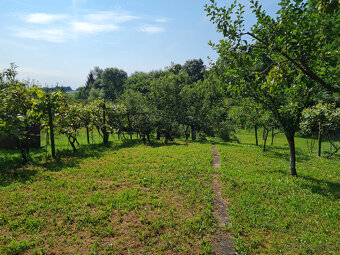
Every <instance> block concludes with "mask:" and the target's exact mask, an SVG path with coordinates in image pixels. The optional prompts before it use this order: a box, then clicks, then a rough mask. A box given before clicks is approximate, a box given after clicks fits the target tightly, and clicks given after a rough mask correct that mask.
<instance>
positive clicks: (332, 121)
mask: <svg viewBox="0 0 340 255" xmlns="http://www.w3.org/2000/svg"><path fill="white" fill-rule="evenodd" d="M300 127H301V130H302V132H303V133H305V134H307V135H316V136H317V137H318V156H319V157H321V144H322V140H323V136H328V138H329V139H330V138H331V136H332V135H333V134H335V133H336V132H339V131H340V130H339V129H340V108H339V107H336V106H335V104H323V103H318V104H317V105H315V106H313V107H311V108H308V109H305V110H304V111H303V119H302V122H301V124H300Z"/></svg>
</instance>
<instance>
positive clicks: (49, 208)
mask: <svg viewBox="0 0 340 255" xmlns="http://www.w3.org/2000/svg"><path fill="white" fill-rule="evenodd" d="M238 138H239V140H240V144H238V143H224V142H222V141H220V140H218V139H211V140H210V141H213V142H214V143H216V146H217V148H218V150H219V152H220V155H221V162H222V168H221V169H220V170H213V171H217V172H218V173H219V174H220V179H221V182H222V188H223V195H224V196H225V197H226V198H227V199H228V203H229V213H230V217H231V222H232V228H231V231H232V234H233V235H234V236H235V240H236V244H237V249H238V252H239V254H337V252H338V251H339V249H340V245H339V241H338V240H340V236H339V233H340V231H339V230H340V229H339V218H340V217H339V214H340V213H339V212H340V204H339V197H340V194H339V193H340V177H339V176H340V175H339V174H340V173H339V172H340V156H339V153H338V154H337V155H334V156H333V157H331V158H330V159H329V160H327V159H326V158H325V155H326V153H328V151H329V145H328V143H327V142H325V143H323V157H321V158H318V157H317V156H316V154H317V152H316V148H314V152H312V153H311V152H309V151H308V150H307V142H306V139H305V138H300V137H297V138H296V147H297V171H298V175H299V177H297V178H296V177H292V176H290V174H289V151H288V145H287V141H286V139H285V137H284V136H283V135H282V134H279V135H277V136H276V137H275V140H274V145H270V142H271V141H270V138H268V144H267V151H266V152H263V151H262V140H261V139H260V138H259V141H260V146H259V147H256V146H255V145H254V143H255V139H254V135H253V134H252V133H251V132H249V131H240V132H238ZM110 141H111V142H110V144H109V145H108V146H103V145H101V139H100V137H99V135H98V134H95V133H94V140H93V142H92V139H91V143H90V144H89V145H88V144H87V140H86V134H85V132H82V133H80V139H79V142H80V144H81V146H80V147H79V150H78V152H77V153H73V152H72V150H71V147H70V146H69V145H68V143H67V139H66V137H65V136H57V137H56V144H57V149H58V159H57V160H56V161H54V160H51V158H50V156H49V153H50V152H49V150H47V152H46V150H45V148H43V149H40V150H32V153H31V155H32V164H31V165H27V166H24V167H23V166H22V165H21V163H20V162H21V160H20V154H19V153H18V152H17V151H11V150H8V151H5V150H2V151H0V156H1V160H2V162H0V165H1V176H0V254H20V253H28V254H44V253H47V254H49V253H52V252H55V251H61V252H64V253H71V254H77V253H78V254H120V253H123V254H128V253H129V252H130V253H132V254H133V253H146V254H155V253H165V254H169V253H170V254H198V253H210V252H211V238H212V235H213V232H214V229H215V226H216V225H215V222H214V220H213V218H212V213H211V212H212V200H213V194H212V189H211V171H212V169H211V166H210V164H211V157H212V154H211V145H210V141H200V142H195V143H193V142H189V143H186V142H184V141H177V143H174V144H170V145H167V146H165V145H164V144H163V143H161V142H160V143H156V142H154V143H153V144H151V145H142V144H141V142H140V141H137V140H132V141H130V140H118V139H117V137H115V138H114V139H112V137H111V138H110Z"/></svg>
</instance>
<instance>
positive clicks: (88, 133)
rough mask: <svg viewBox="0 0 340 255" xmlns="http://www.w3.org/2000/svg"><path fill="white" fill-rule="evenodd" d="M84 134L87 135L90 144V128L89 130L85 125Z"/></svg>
mask: <svg viewBox="0 0 340 255" xmlns="http://www.w3.org/2000/svg"><path fill="white" fill-rule="evenodd" d="M86 136H87V143H88V144H90V130H89V127H86Z"/></svg>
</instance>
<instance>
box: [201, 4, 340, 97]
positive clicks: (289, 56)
mask: <svg viewBox="0 0 340 255" xmlns="http://www.w3.org/2000/svg"><path fill="white" fill-rule="evenodd" d="M314 2H315V1H307V2H306V1H302V0H298V1H291V0H281V1H280V3H279V5H280V6H281V8H280V10H279V11H278V12H277V15H276V17H270V16H269V15H267V14H266V12H265V11H264V10H263V9H262V6H261V5H260V4H259V1H255V0H250V1H249V3H250V7H251V8H252V9H253V12H254V13H255V15H256V18H257V23H256V24H255V25H254V26H253V27H252V28H251V29H250V30H249V31H248V30H246V29H245V27H244V24H243V22H244V18H243V14H244V6H242V5H241V4H239V5H237V4H236V1H235V2H234V3H233V4H232V5H231V6H230V8H224V7H221V8H220V7H218V5H217V3H216V1H215V0H211V5H209V6H208V5H206V11H207V12H208V15H209V16H210V17H211V21H212V22H214V23H215V24H216V25H217V29H218V31H219V32H220V33H222V34H223V35H224V37H225V38H226V40H224V43H223V44H216V45H213V46H214V47H215V48H216V49H217V50H218V51H219V52H221V53H222V52H223V50H224V49H225V48H226V47H228V48H230V49H231V50H232V49H233V50H236V49H239V48H240V47H243V48H244V47H250V48H251V49H252V50H254V51H256V50H261V51H262V52H263V54H264V56H265V57H266V58H269V59H270V60H271V62H272V63H271V65H270V66H269V67H268V68H271V67H272V66H274V65H280V64H282V63H285V62H288V63H290V64H292V65H293V66H294V68H296V69H297V70H299V72H301V73H302V74H303V75H305V76H306V77H308V78H309V79H311V80H312V81H314V82H315V83H310V87H311V88H312V87H314V86H316V84H318V85H320V86H322V87H323V88H324V89H326V90H328V91H331V92H340V87H339V83H338V82H339V81H338V77H339V70H340V68H339V61H338V59H339V44H340V40H339V36H338V31H339V30H340V25H339V24H340V22H339V19H340V16H339V11H338V10H339V9H338V6H337V9H336V11H335V12H334V13H328V12H322V13H320V12H319V11H318V9H317V6H316V4H315V3H314ZM233 14H235V15H236V19H235V20H232V15H233Z"/></svg>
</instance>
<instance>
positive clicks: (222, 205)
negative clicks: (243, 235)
mask: <svg viewBox="0 0 340 255" xmlns="http://www.w3.org/2000/svg"><path fill="white" fill-rule="evenodd" d="M212 152H213V161H212V167H213V168H221V160H220V155H219V154H218V150H217V148H216V147H215V146H212ZM212 188H213V192H214V194H215V199H214V211H213V214H214V216H215V218H216V220H217V222H218V229H217V230H216V232H215V236H214V238H213V242H212V251H213V254H218V255H234V254H237V252H236V251H235V248H234V246H235V242H234V239H233V237H232V236H231V233H230V232H229V231H228V230H227V229H229V227H230V226H231V224H230V220H229V216H228V206H227V203H226V201H225V200H224V199H223V197H222V193H221V185H220V182H219V180H218V175H217V174H213V182H212Z"/></svg>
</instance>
